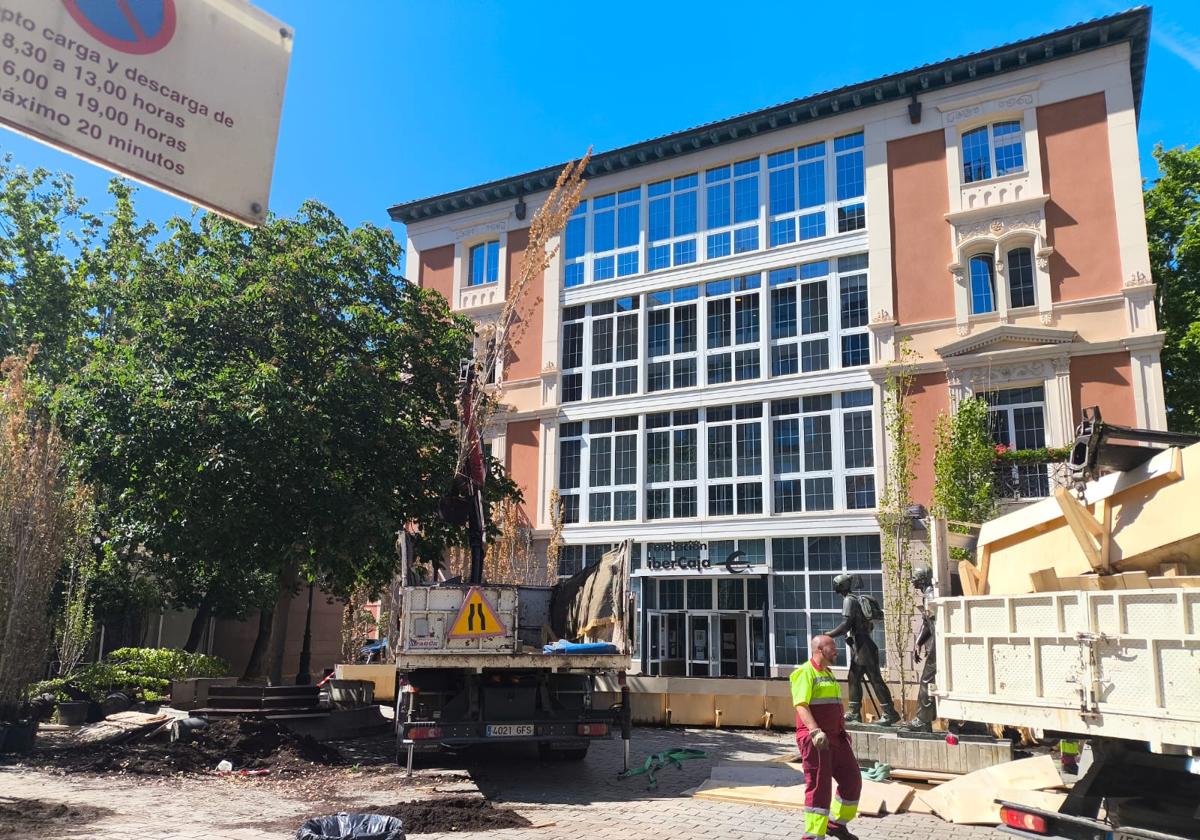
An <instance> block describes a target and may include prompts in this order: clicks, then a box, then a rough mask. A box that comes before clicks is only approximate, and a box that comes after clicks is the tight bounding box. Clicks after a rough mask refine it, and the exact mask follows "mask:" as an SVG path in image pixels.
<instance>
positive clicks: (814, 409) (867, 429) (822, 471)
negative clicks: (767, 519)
mask: <svg viewBox="0 0 1200 840" xmlns="http://www.w3.org/2000/svg"><path fill="white" fill-rule="evenodd" d="M835 403H836V405H835ZM871 404H872V396H871V392H870V391H851V392H847V393H844V394H840V395H835V394H816V395H812V396H807V397H800V398H797V399H784V400H775V401H773V402H772V403H771V452H772V456H773V457H772V464H773V467H774V476H773V479H774V480H773V482H772V493H773V502H774V511H775V513H796V512H799V511H819V510H833V509H835V508H837V507H843V506H844V507H845V508H846V509H851V510H854V509H870V508H874V507H875V475H874V463H875V462H874V430H873V428H872V421H871V412H870V406H871ZM851 409H866V410H859V411H851ZM835 422H836V426H835ZM835 428H837V429H838V438H839V440H838V442H839V443H840V444H841V447H842V460H843V464H844V470H845V472H844V475H843V477H842V478H841V479H840V480H841V481H844V486H843V487H838V486H837V485H836V483H835V472H836V471H837V463H836V459H835V457H834V445H835V435H834V429H835ZM843 489H844V491H845V496H843V495H842V491H843Z"/></svg>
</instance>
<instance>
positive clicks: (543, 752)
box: [538, 744, 591, 761]
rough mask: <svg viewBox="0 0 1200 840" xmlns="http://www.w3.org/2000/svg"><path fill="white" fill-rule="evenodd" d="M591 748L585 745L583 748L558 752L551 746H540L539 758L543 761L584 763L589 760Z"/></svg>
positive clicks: (572, 748)
mask: <svg viewBox="0 0 1200 840" xmlns="http://www.w3.org/2000/svg"><path fill="white" fill-rule="evenodd" d="M589 746H591V745H590V744H584V745H583V746H582V747H571V748H570V749H566V750H556V749H553V748H551V746H550V745H549V744H538V758H540V759H541V760H542V761H551V760H554V761H583V760H584V759H585V758H587V754H588V747H589Z"/></svg>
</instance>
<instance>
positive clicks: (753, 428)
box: [704, 403, 763, 516]
mask: <svg viewBox="0 0 1200 840" xmlns="http://www.w3.org/2000/svg"><path fill="white" fill-rule="evenodd" d="M762 416H763V406H762V403H748V404H746V405H738V406H728V405H727V406H717V407H713V408H707V409H705V413H704V418H705V434H706V436H707V443H708V464H707V466H708V481H707V482H706V485H707V488H708V515H709V516H733V515H735V514H738V515H742V514H759V513H762V512H763V498H762V474H763V457H762V437H763V434H762Z"/></svg>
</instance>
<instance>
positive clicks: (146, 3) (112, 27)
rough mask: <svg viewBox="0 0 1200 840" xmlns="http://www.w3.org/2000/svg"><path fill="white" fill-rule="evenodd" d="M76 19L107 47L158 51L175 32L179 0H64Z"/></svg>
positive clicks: (145, 52) (138, 52) (137, 52)
mask: <svg viewBox="0 0 1200 840" xmlns="http://www.w3.org/2000/svg"><path fill="white" fill-rule="evenodd" d="M62 3H63V6H65V7H66V9H67V12H68V13H70V15H71V17H73V18H74V19H75V22H76V23H78V24H79V25H80V26H82V27H83V28H84V30H85V31H86V32H87V33H88V34H89V35H91V36H92V37H93V38H95V39H96V40H97V41H99V42H100V43H101V44H104V46H106V47H110V48H112V49H114V50H119V51H120V52H123V53H128V54H129V55H149V54H150V53H156V52H158V51H159V50H161V49H162V48H163V47H165V46H166V45H167V44H169V43H171V38H172V37H174V35H175V0H62Z"/></svg>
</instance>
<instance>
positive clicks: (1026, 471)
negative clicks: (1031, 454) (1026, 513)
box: [993, 450, 1071, 505]
mask: <svg viewBox="0 0 1200 840" xmlns="http://www.w3.org/2000/svg"><path fill="white" fill-rule="evenodd" d="M1014 454H1017V453H1011V452H1010V453H1009V455H1010V456H1011V455H1014ZM1022 454H1023V453H1022ZM1070 486H1071V471H1070V469H1069V468H1068V467H1067V463H1066V460H1065V455H1064V454H1062V453H1059V452H1056V451H1054V450H1050V451H1049V452H1048V453H1047V455H1046V457H1045V458H1020V459H1019V460H1017V459H1009V458H1005V457H1004V456H1003V455H1002V456H1000V457H998V458H997V460H996V466H995V478H994V485H993V487H994V493H995V498H996V501H997V503H999V504H1001V505H1011V504H1020V503H1023V502H1035V501H1037V500H1038V499H1045V498H1046V497H1048V496H1050V495H1051V494H1053V493H1054V490H1055V489H1056V488H1058V487H1067V488H1070Z"/></svg>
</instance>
